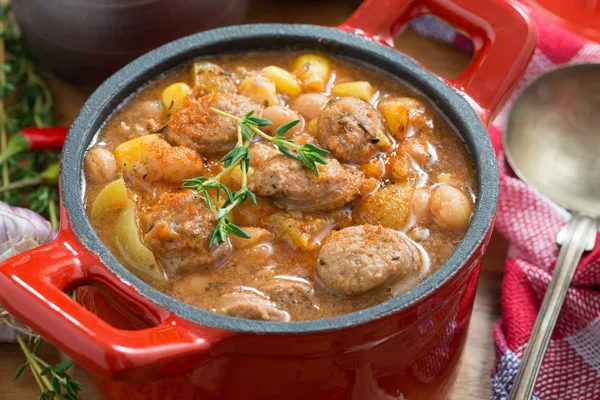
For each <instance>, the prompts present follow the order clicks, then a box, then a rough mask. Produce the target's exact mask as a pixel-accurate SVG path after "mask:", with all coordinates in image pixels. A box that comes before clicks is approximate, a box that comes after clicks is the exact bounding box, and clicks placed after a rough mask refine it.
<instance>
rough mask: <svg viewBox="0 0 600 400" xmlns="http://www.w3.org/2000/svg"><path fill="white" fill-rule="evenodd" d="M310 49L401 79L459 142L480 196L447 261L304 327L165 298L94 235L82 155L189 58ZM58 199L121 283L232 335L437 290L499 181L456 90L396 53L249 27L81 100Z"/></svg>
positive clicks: (144, 60)
mask: <svg viewBox="0 0 600 400" xmlns="http://www.w3.org/2000/svg"><path fill="white" fill-rule="evenodd" d="M290 46H292V47H297V48H310V49H314V50H319V51H323V52H326V53H330V54H333V55H336V56H338V57H344V58H349V59H351V60H352V61H354V62H358V63H362V64H365V65H369V66H371V67H375V68H378V69H381V70H383V71H384V72H387V73H388V74H391V75H393V76H395V77H396V78H399V79H400V80H401V81H402V82H403V83H404V84H405V85H407V86H409V87H412V88H413V89H415V90H416V91H417V92H419V93H420V94H421V95H423V96H424V97H425V98H427V99H428V100H429V101H430V102H431V103H432V104H433V105H434V106H435V107H436V108H437V109H438V111H439V112H441V113H442V115H444V116H445V117H446V118H447V120H448V122H449V123H450V124H451V125H452V126H453V128H454V129H455V131H456V132H458V133H459V134H460V135H461V137H462V138H463V140H464V141H465V143H466V145H467V147H468V148H469V151H470V152H471V155H472V158H473V161H474V164H475V167H476V170H477V176H478V187H479V198H478V201H477V205H476V209H475V213H474V215H473V219H472V221H471V224H470V227H469V229H468V231H467V233H466V235H465V237H464V239H463V241H462V242H461V243H460V245H459V246H458V248H457V249H456V250H455V251H454V253H453V254H452V255H451V256H450V257H449V258H448V260H447V261H446V262H445V263H444V264H443V265H442V266H441V267H440V268H438V269H437V270H436V271H435V272H434V273H432V274H431V275H430V276H429V277H428V278H426V279H425V280H424V281H423V282H421V283H420V284H419V285H417V286H415V287H414V288H413V289H411V290H409V291H408V292H406V293H404V294H402V295H400V296H398V297H396V298H393V299H390V300H388V301H386V302H384V303H381V304H379V305H376V306H373V307H370V308H367V309H365V310H361V311H357V312H353V313H350V314H346V315H342V316H339V317H334V318H326V319H321V320H315V321H304V322H264V321H251V320H245V319H241V318H233V317H228V316H224V315H220V314H216V313H212V312H209V311H205V310H202V309H199V308H196V307H193V306H191V305H188V304H185V303H183V302H180V301H178V300H175V299H173V298H172V297H169V296H167V295H165V294H163V293H161V292H159V291H157V290H156V289H154V288H152V287H151V286H150V285H148V284H146V283H145V282H143V281H142V280H141V279H139V278H138V277H136V276H135V275H134V274H132V273H131V272H129V271H128V270H127V269H126V268H125V267H124V266H122V265H121V264H120V263H119V262H118V261H117V260H116V258H115V257H114V256H113V255H112V254H111V253H110V251H109V250H108V249H107V247H105V246H104V244H103V243H102V241H101V240H100V239H99V238H98V236H97V235H96V233H95V232H94V230H93V228H92V226H91V224H90V222H89V221H88V217H87V215H86V212H85V209H84V206H83V201H82V199H83V188H84V182H83V156H84V153H85V151H86V149H87V146H88V145H89V143H90V140H91V139H92V137H93V136H95V135H96V134H97V132H98V130H99V129H100V128H101V127H102V125H103V123H104V122H105V121H106V119H107V118H108V116H109V115H110V114H111V113H112V112H113V111H114V110H115V109H116V108H117V107H118V106H119V105H120V104H122V103H123V102H124V101H125V100H126V99H128V98H129V97H130V96H132V95H133V94H135V93H136V91H137V90H138V89H139V88H140V87H142V86H144V85H145V84H146V83H147V82H148V81H149V80H151V79H154V78H156V77H157V76H159V75H160V74H161V73H163V72H165V71H167V70H169V69H172V68H173V67H175V66H177V65H179V64H181V63H182V62H185V61H186V60H191V59H193V58H198V57H203V56H210V55H217V54H225V53H231V52H236V51H237V52H240V51H242V52H243V51H250V50H268V49H276V48H289V47H290ZM60 187H61V189H60V190H61V197H62V202H63V205H64V207H65V209H66V210H67V212H68V215H69V219H70V223H71V227H72V229H73V231H74V232H75V234H76V236H77V237H78V238H79V240H80V241H81V243H82V245H83V246H84V247H85V248H87V249H88V250H89V251H91V252H93V253H95V254H97V255H98V256H99V258H100V260H101V261H102V262H103V263H104V264H105V265H106V266H107V267H108V269H110V270H111V271H112V272H113V273H115V274H116V275H117V276H118V277H119V278H121V279H123V280H124V281H126V282H129V283H131V284H132V286H133V287H134V288H136V289H137V290H138V291H139V293H140V294H141V295H143V296H145V297H146V298H148V299H150V300H151V301H152V302H154V303H156V304H158V305H160V306H162V307H164V308H166V309H168V310H171V311H172V312H174V313H175V314H176V315H179V316H181V317H182V318H184V319H187V320H189V321H192V322H195V323H198V324H201V325H204V326H210V327H215V328H221V329H225V330H228V331H234V332H254V333H281V334H286V333H287V334H290V333H314V332H323V331H330V330H335V329H341V328H348V327H351V326H356V325H360V324H365V323H368V322H371V321H374V320H377V319H380V318H383V317H386V316H389V315H391V314H394V313H397V312H399V311H401V310H403V309H406V308H407V307H409V306H411V305H414V304H415V303H416V302H418V301H420V300H422V299H424V298H425V297H427V296H429V295H431V294H432V293H433V292H435V291H436V289H437V288H439V287H440V286H442V285H443V284H444V283H445V282H447V281H448V280H449V279H450V278H451V277H453V276H454V275H455V274H456V273H458V272H459V271H460V270H461V269H462V268H463V267H464V268H467V266H466V263H467V262H468V261H469V260H471V259H472V257H473V256H474V255H475V253H476V252H477V251H478V250H479V249H480V247H481V246H482V244H483V242H484V241H485V239H486V237H487V235H488V233H489V231H490V229H491V227H492V224H493V220H494V216H495V211H496V205H497V199H498V191H499V189H498V187H499V177H498V171H497V166H496V159H495V156H494V151H493V149H492V146H491V143H490V140H489V137H488V134H487V131H486V129H485V128H484V127H483V125H482V123H481V120H480V119H479V117H478V116H477V114H476V112H475V111H474V110H473V109H472V107H471V106H470V105H469V103H468V102H467V100H465V99H464V98H463V97H462V96H461V95H460V94H459V93H458V92H457V91H455V90H454V89H453V88H451V87H450V86H448V85H447V84H446V83H445V82H444V81H443V80H442V79H440V78H439V77H437V76H435V75H434V74H432V73H430V72H428V71H426V70H425V69H423V68H422V67H421V66H419V65H418V64H417V63H416V62H415V61H413V60H412V59H410V58H408V57H407V56H404V55H403V54H401V53H399V52H398V51H396V50H393V49H391V48H388V47H385V46H383V45H381V44H378V43H375V42H372V41H370V40H368V39H366V38H363V37H360V36H357V35H353V34H350V33H347V32H343V31H340V30H338V29H335V28H327V27H320V26H314V25H287V24H253V25H239V26H232V27H226V28H219V29H214V30H210V31H206V32H201V33H198V34H195V35H191V36H188V37H185V38H182V39H179V40H177V41H174V42H171V43H168V44H166V45H164V46H162V47H160V48H158V49H156V50H153V51H151V52H149V53H147V54H145V55H143V56H142V57H140V58H138V59H136V60H135V61H133V62H131V63H130V64H128V65H127V66H125V67H124V68H122V69H121V70H120V71H118V72H116V73H115V74H114V75H113V76H111V77H110V78H109V79H108V80H106V81H105V82H104V83H103V84H102V85H101V86H100V87H99V88H98V89H97V90H96V91H95V92H94V93H93V94H92V95H91V96H90V98H89V99H88V100H87V102H86V103H85V105H84V106H83V108H82V109H81V111H80V113H79V115H78V116H77V118H76V120H75V122H74V123H73V125H72V126H71V129H70V131H69V135H68V137H67V140H66V142H65V146H64V148H63V157H62V170H61V176H60Z"/></svg>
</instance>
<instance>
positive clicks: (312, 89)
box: [84, 52, 477, 321]
mask: <svg viewBox="0 0 600 400" xmlns="http://www.w3.org/2000/svg"><path fill="white" fill-rule="evenodd" d="M84 169H85V176H86V194H85V199H84V200H85V203H86V208H87V211H88V214H89V216H90V220H91V222H92V225H93V227H94V229H95V230H96V232H97V234H98V236H99V237H100V238H101V239H102V240H103V241H104V243H105V244H106V245H107V246H108V247H109V248H110V249H111V251H112V252H113V253H114V255H115V257H116V258H117V259H118V260H119V261H120V262H121V263H122V264H123V265H125V266H126V267H128V268H129V269H130V270H131V271H132V272H134V273H136V274H137V275H138V276H140V278H142V279H144V280H146V281H147V282H148V283H150V284H151V285H153V286H154V287H156V288H157V289H159V290H161V291H163V292H165V293H166V294H168V295H170V296H172V297H174V298H176V299H178V300H181V301H184V302H186V303H189V304H191V305H194V306H197V307H201V308H204V309H206V310H209V311H213V312H217V313H222V314H225V315H229V316H233V317H240V318H249V319H257V320H266V321H303V320H312V319H318V318H327V317H333V316H337V315H342V314H345V313H349V312H352V311H357V310H360V309H364V308H367V307H370V306H373V305H375V304H378V303H381V302H383V301H386V300H388V299H390V298H392V297H394V296H398V295H400V294H401V293H403V292H405V291H407V290H409V289H410V288H411V287H413V286H414V285H416V284H418V283H419V282H420V281H422V280H423V279H425V278H426V277H427V276H428V275H429V274H430V273H431V272H432V271H434V270H435V269H436V268H438V267H439V266H440V265H441V264H442V263H443V262H444V261H445V260H446V259H447V258H448V257H449V256H450V254H451V253H452V252H453V251H454V249H455V248H456V247H457V245H458V244H459V243H460V241H461V239H462V238H463V236H464V234H465V232H466V229H467V227H468V225H469V222H470V219H471V215H472V213H473V210H474V206H475V202H476V197H477V191H476V190H477V189H476V185H475V172H474V168H473V165H472V161H471V158H470V156H469V154H468V152H467V150H466V147H465V146H464V144H463V143H462V141H461V140H460V138H459V137H458V135H456V133H455V132H454V131H453V130H452V129H451V128H450V126H449V125H448V124H447V122H446V121H445V120H444V119H443V118H442V116H441V115H439V113H438V112H437V111H436V110H435V109H434V108H433V107H432V106H431V105H430V104H428V103H427V102H426V101H425V100H424V99H422V98H421V97H419V96H418V95H416V94H415V93H414V92H412V91H411V90H409V89H408V88H406V87H405V86H403V85H402V84H401V83H400V82H399V81H398V80H396V79H394V78H392V77H390V76H389V75H386V74H383V73H381V72H379V71H377V70H370V69H368V68H365V67H364V66H360V65H357V64H353V63H350V62H348V61H345V60H342V59H338V58H335V57H331V56H328V55H322V54H305V53H298V52H285V53H283V52H262V53H249V54H238V55H228V56H221V57H218V58H212V59H202V60H196V61H194V62H193V63H191V64H188V65H184V66H181V67H180V68H178V69H176V70H174V71H172V72H169V73H167V74H166V75H165V76H163V77H160V78H158V79H157V80H155V81H153V82H151V83H149V84H148V85H147V86H146V87H145V88H143V89H142V90H141V91H140V92H139V93H137V94H136V95H135V96H134V97H133V98H132V99H130V100H129V101H128V102H126V104H124V105H123V106H122V107H121V108H120V109H119V110H117V111H116V112H115V113H114V114H113V115H112V116H111V118H110V119H109V120H108V121H107V122H106V124H105V125H104V127H103V128H102V129H101V131H100V133H99V135H98V137H97V139H96V141H95V142H94V143H93V144H92V145H91V147H90V149H89V150H88V152H87V154H86V157H85V162H84Z"/></svg>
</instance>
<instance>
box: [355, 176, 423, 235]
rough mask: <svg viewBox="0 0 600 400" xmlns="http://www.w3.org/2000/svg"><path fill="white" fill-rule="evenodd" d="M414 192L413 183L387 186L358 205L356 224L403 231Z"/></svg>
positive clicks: (406, 182) (407, 182)
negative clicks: (380, 226)
mask: <svg viewBox="0 0 600 400" xmlns="http://www.w3.org/2000/svg"><path fill="white" fill-rule="evenodd" d="M414 191H415V186H414V183H413V182H412V181H405V182H404V183H401V184H400V183H389V184H387V185H386V186H384V187H382V188H381V189H379V190H378V191H376V192H375V193H373V194H371V195H370V196H368V197H367V198H365V199H363V200H362V201H361V202H360V203H358V205H357V206H356V208H355V210H354V216H355V218H356V222H357V223H359V224H371V225H382V226H384V227H386V228H392V229H402V228H403V227H404V225H405V223H406V219H407V217H408V214H409V211H410V204H411V200H412V197H413V193H414Z"/></svg>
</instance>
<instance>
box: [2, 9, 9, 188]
mask: <svg viewBox="0 0 600 400" xmlns="http://www.w3.org/2000/svg"><path fill="white" fill-rule="evenodd" d="M0 6H4V4H1V3H0ZM4 32H6V24H5V22H4V18H0V33H2V35H0V67H3V66H4V65H5V63H6V49H5V46H4ZM4 87H6V71H5V70H4V68H0V88H4ZM6 95H7V93H5V92H4V91H2V92H1V93H0V151H1V152H2V153H4V151H5V150H6V146H7V144H8V133H7V132H6V124H5V123H4V121H6V119H7V116H6V112H5V110H4V98H5V96H6ZM9 183H10V177H9V175H8V165H6V160H5V161H4V162H2V185H3V186H6V185H8V184H9ZM5 197H6V196H5Z"/></svg>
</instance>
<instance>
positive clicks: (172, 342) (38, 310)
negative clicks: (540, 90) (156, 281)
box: [0, 211, 229, 381]
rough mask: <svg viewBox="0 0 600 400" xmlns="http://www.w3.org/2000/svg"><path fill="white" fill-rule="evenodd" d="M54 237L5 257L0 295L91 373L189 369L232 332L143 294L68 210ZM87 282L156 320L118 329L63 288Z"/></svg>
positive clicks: (123, 375)
mask: <svg viewBox="0 0 600 400" xmlns="http://www.w3.org/2000/svg"><path fill="white" fill-rule="evenodd" d="M61 220H62V221H63V225H67V226H66V227H65V228H62V229H61V232H60V234H59V236H58V237H57V238H56V239H55V240H54V241H52V242H50V243H48V244H46V245H44V246H41V247H37V248H35V249H33V250H31V251H28V252H25V253H22V254H19V255H17V256H15V257H12V258H10V259H8V260H6V261H5V262H4V263H3V264H1V265H0V302H1V303H2V305H3V306H4V307H5V308H6V309H7V310H8V311H9V312H10V313H11V314H13V315H15V316H16V317H17V318H18V319H19V320H21V321H22V322H23V323H25V324H27V325H28V326H30V327H31V328H32V329H33V330H35V331H36V332H38V333H39V334H40V335H42V336H43V337H44V338H46V339H48V340H49V341H50V342H52V343H53V344H55V345H56V346H57V347H58V348H60V349H61V350H63V351H64V352H65V353H67V354H68V355H69V356H71V357H72V358H73V359H74V360H75V361H76V362H77V363H79V364H81V365H82V366H83V367H84V368H86V369H88V370H89V371H91V372H92V373H94V374H97V375H100V376H102V377H106V378H109V379H115V380H120V381H142V380H154V379H160V378H165V377H169V376H174V375H178V374H181V373H183V372H186V371H189V370H191V369H192V368H194V367H195V366H197V365H199V364H200V363H201V362H202V361H204V359H206V358H207V357H208V356H209V355H210V354H211V352H212V350H213V349H212V347H213V346H214V345H215V344H216V343H217V342H219V341H220V340H222V339H224V338H225V337H227V336H228V335H229V333H227V332H225V331H222V330H220V329H213V328H208V327H203V326H200V325H196V324H193V323H191V322H189V321H186V320H184V319H183V318H180V317H178V316H176V315H174V314H173V313H171V312H170V311H166V310H165V309H163V308H161V307H159V306H157V305H156V304H154V303H152V302H151V301H149V300H147V299H146V298H144V297H143V296H141V295H140V294H139V293H138V292H137V291H136V289H134V288H133V287H132V286H131V285H130V284H128V283H126V282H124V281H122V280H121V279H119V278H118V277H117V276H116V275H114V274H113V273H112V272H110V271H109V270H108V269H107V268H106V266H104V265H103V264H102V263H101V262H100V260H99V259H98V257H96V256H95V255H93V254H91V253H90V252H89V251H87V250H86V249H85V248H84V247H83V246H82V245H81V244H80V243H79V242H78V241H77V239H76V238H75V235H74V233H73V232H72V231H71V229H70V227H68V224H67V223H65V221H66V220H67V218H66V213H65V212H64V211H63V212H62V215H61ZM82 284H88V285H94V286H98V287H101V288H107V289H110V292H111V294H113V295H115V296H116V297H117V298H118V299H119V300H120V301H122V302H123V303H124V304H126V306H127V308H128V309H129V310H133V311H134V312H135V313H136V314H137V315H143V316H144V319H145V320H148V321H152V322H153V323H154V324H155V326H153V327H150V328H146V329H140V330H121V329H117V328H115V327H113V326H111V325H109V324H107V323H106V322H104V321H103V320H101V319H100V318H99V317H97V316H96V315H94V314H93V313H92V312H90V311H88V310H87V309H85V308H83V307H82V306H81V305H79V304H78V303H76V302H75V301H74V300H73V299H72V298H71V297H69V296H68V295H67V294H65V292H69V291H71V290H72V289H74V288H75V287H77V286H79V285H82Z"/></svg>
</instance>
